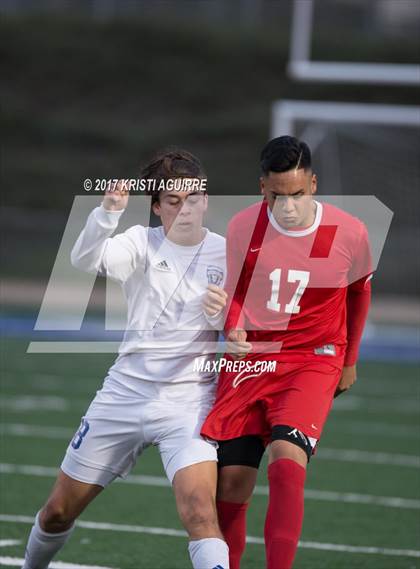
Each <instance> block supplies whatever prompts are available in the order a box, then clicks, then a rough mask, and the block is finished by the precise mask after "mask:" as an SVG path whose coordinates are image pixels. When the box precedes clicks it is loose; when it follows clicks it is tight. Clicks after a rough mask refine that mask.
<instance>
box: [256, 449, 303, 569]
mask: <svg viewBox="0 0 420 569" xmlns="http://www.w3.org/2000/svg"><path fill="white" fill-rule="evenodd" d="M307 462H308V459H307V455H306V453H305V451H304V450H303V449H302V448H300V447H298V446H296V445H295V444H293V443H290V442H289V441H285V440H275V441H273V442H272V443H271V445H270V450H269V465H268V481H269V493H270V496H269V503H268V510H267V517H266V520H265V528H264V536H265V545H266V555H267V568H268V569H276V568H277V567H282V569H290V567H292V563H293V559H294V557H295V553H296V548H297V543H298V540H299V536H300V532H301V529H302V521H303V500H304V484H305V476H306V465H307Z"/></svg>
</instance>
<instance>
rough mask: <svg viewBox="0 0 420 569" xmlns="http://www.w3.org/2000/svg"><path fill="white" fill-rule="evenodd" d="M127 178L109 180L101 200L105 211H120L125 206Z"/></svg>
mask: <svg viewBox="0 0 420 569" xmlns="http://www.w3.org/2000/svg"><path fill="white" fill-rule="evenodd" d="M127 182H128V180H118V181H116V180H110V181H109V182H108V187H107V189H106V191H105V196H104V199H103V202H102V205H103V207H104V208H105V209H106V210H107V211H120V210H122V209H125V208H126V207H127V203H128V196H129V193H128V184H127Z"/></svg>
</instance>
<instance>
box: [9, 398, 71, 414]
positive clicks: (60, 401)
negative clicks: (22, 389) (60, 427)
mask: <svg viewBox="0 0 420 569" xmlns="http://www.w3.org/2000/svg"><path fill="white" fill-rule="evenodd" d="M1 407H2V408H3V409H5V410H7V411H15V412H20V413H26V412H29V411H67V410H68V409H69V404H68V401H67V400H66V399H65V398H64V397H57V396H53V395H47V396H43V395H3V396H2V401H1Z"/></svg>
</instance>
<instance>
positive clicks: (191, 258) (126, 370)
mask: <svg viewBox="0 0 420 569" xmlns="http://www.w3.org/2000/svg"><path fill="white" fill-rule="evenodd" d="M122 213H123V211H107V210H105V209H104V208H103V207H102V206H100V207H97V208H96V209H94V210H93V211H92V213H91V214H90V215H89V217H88V220H87V222H86V226H85V228H84V229H83V231H82V233H81V234H80V236H79V238H78V240H77V242H76V244H75V246H74V247H73V250H72V253H71V260H72V263H73V265H74V266H75V267H77V268H79V269H82V270H84V271H88V272H93V273H95V274H96V273H99V274H101V275H103V276H107V277H110V278H112V279H113V280H116V281H118V282H119V283H120V284H121V286H122V288H123V291H124V294H125V297H126V300H127V305H128V317H127V329H126V331H125V334H124V340H123V342H122V343H121V346H120V349H119V354H120V355H119V357H118V358H117V360H116V361H115V363H114V365H113V366H112V367H111V369H110V372H109V373H110V375H111V376H114V377H117V378H118V379H120V380H121V379H123V378H124V377H131V378H138V379H143V380H149V381H160V382H185V381H189V382H199V381H213V380H214V379H215V373H213V372H199V371H196V370H197V369H198V367H199V366H198V365H197V362H195V360H196V358H198V359H199V360H200V361H202V360H203V359H204V360H207V359H209V360H213V358H214V352H213V353H208V354H207V355H204V356H203V354H206V352H208V351H209V345H211V343H215V342H216V341H217V338H218V331H217V329H216V328H218V327H219V326H220V325H221V317H219V318H209V317H207V316H206V315H205V313H204V311H203V308H202V302H203V297H204V295H205V293H206V290H207V286H208V284H210V283H211V284H216V285H218V286H221V287H223V284H224V280H225V276H226V261H225V239H224V237H221V236H220V235H217V234H216V233H213V232H211V231H209V230H207V229H206V230H205V231H206V235H205V237H204V239H203V241H202V242H201V243H199V244H198V245H194V246H191V247H188V246H181V245H177V244H175V243H173V242H172V241H170V240H169V239H167V238H166V236H165V233H164V230H163V227H156V228H151V227H143V226H141V225H136V226H133V227H131V228H130V229H128V230H127V231H126V232H125V233H122V234H119V235H116V236H115V237H111V235H112V233H113V232H114V231H115V229H116V228H117V226H118V221H119V218H120V217H121V214H122Z"/></svg>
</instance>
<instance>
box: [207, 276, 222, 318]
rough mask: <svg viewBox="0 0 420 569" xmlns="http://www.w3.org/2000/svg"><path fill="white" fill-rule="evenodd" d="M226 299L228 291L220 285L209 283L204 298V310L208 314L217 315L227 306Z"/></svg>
mask: <svg viewBox="0 0 420 569" xmlns="http://www.w3.org/2000/svg"><path fill="white" fill-rule="evenodd" d="M226 299H227V293H226V292H225V291H224V290H223V289H222V288H220V286H216V285H213V284H209V286H208V287H207V293H206V295H205V297H204V300H203V308H204V312H205V313H206V314H207V315H208V316H215V315H216V314H218V313H219V312H221V311H222V310H223V309H224V307H225V306H226Z"/></svg>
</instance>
